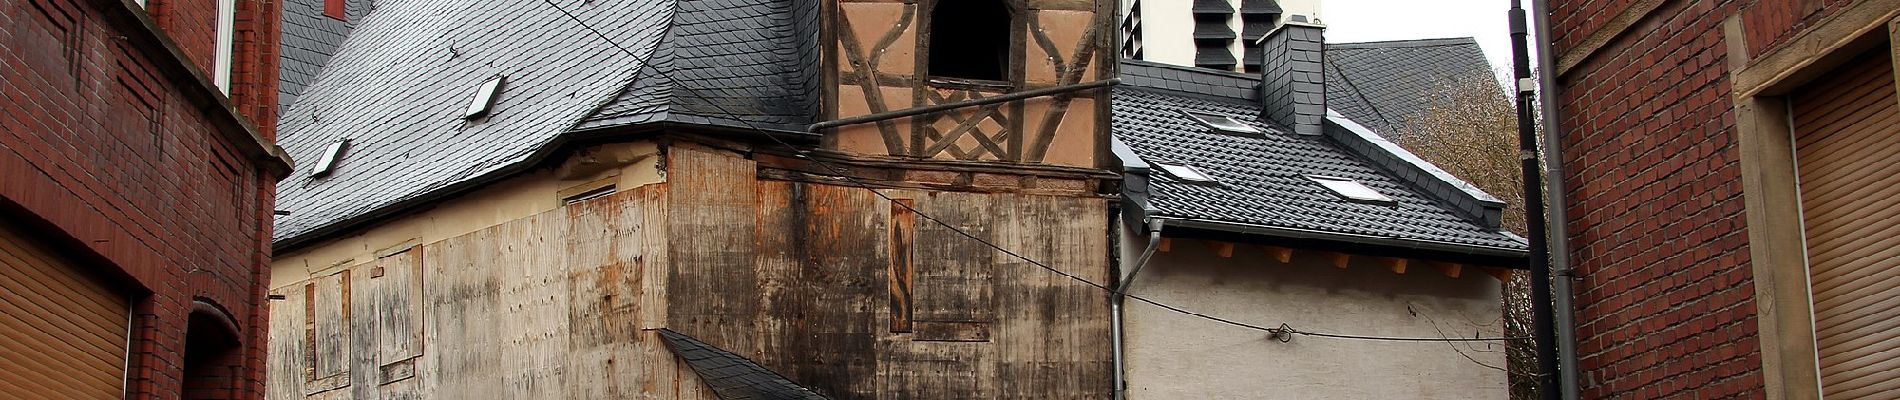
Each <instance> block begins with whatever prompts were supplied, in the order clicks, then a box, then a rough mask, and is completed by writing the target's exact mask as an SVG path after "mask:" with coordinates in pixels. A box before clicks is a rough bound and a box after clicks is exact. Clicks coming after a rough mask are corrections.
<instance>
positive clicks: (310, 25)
mask: <svg viewBox="0 0 1900 400" xmlns="http://www.w3.org/2000/svg"><path fill="white" fill-rule="evenodd" d="M324 1H325V0H283V6H284V17H283V24H282V28H283V35H282V37H281V39H279V40H280V42H279V43H278V49H279V51H278V62H279V68H278V82H279V83H278V85H277V104H278V107H279V110H282V109H283V108H288V107H290V103H294V102H296V101H297V95H300V94H303V91H304V88H306V87H308V86H309V85H310V83H311V82H312V81H315V80H316V79H317V73H318V72H322V71H323V66H324V65H326V64H329V62H330V56H331V55H334V54H336V49H337V47H338V46H342V45H343V38H344V37H345V36H348V35H349V33H350V28H351V24H350V23H349V22H347V21H356V20H357V19H359V18H362V17H363V15H364V14H368V13H369V10H370V2H369V1H370V0H348V1H347V2H345V3H344V6H343V10H344V12H343V15H344V16H345V17H346V18H345V19H346V20H347V21H339V20H337V19H335V18H330V17H328V16H325V15H323V3H324Z"/></svg>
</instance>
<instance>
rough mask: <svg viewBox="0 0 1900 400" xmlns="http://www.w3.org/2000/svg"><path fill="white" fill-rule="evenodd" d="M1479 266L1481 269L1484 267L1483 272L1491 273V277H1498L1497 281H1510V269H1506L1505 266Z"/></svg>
mask: <svg viewBox="0 0 1900 400" xmlns="http://www.w3.org/2000/svg"><path fill="white" fill-rule="evenodd" d="M1479 268H1481V269H1484V273H1487V274H1491V277H1493V278H1498V281H1499V282H1510V281H1511V270H1510V269H1507V268H1496V267H1479Z"/></svg>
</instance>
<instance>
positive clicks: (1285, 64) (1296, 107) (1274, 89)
mask: <svg viewBox="0 0 1900 400" xmlns="http://www.w3.org/2000/svg"><path fill="white" fill-rule="evenodd" d="M1308 21H1309V20H1308V19H1307V17H1306V16H1304V15H1290V16H1287V19H1286V22H1285V23H1282V24H1281V25H1280V28H1279V29H1275V30H1274V31H1273V32H1270V33H1267V36H1266V37H1262V38H1260V39H1259V41H1257V42H1254V44H1253V45H1255V46H1261V52H1260V54H1261V57H1262V60H1261V64H1260V102H1261V103H1262V104H1261V105H1262V106H1264V107H1263V108H1262V109H1261V111H1260V113H1261V116H1263V117H1266V118H1267V119H1271V120H1273V121H1274V122H1279V123H1280V124H1281V125H1286V126H1288V127H1291V128H1293V132H1294V133H1298V134H1302V135H1320V134H1324V132H1322V131H1321V129H1320V128H1321V127H1322V126H1323V125H1324V122H1325V121H1326V74H1325V73H1324V72H1323V71H1322V70H1321V69H1320V68H1321V65H1323V64H1324V63H1325V60H1326V45H1325V42H1326V40H1325V37H1324V36H1325V35H1324V32H1325V31H1326V26H1325V25H1320V24H1316V23H1312V22H1308Z"/></svg>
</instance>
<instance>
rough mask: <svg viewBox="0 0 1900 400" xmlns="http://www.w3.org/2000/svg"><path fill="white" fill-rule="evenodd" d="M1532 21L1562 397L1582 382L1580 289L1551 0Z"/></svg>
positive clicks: (1541, 0) (1540, 0)
mask: <svg viewBox="0 0 1900 400" xmlns="http://www.w3.org/2000/svg"><path fill="white" fill-rule="evenodd" d="M1530 2H1531V10H1532V11H1535V12H1534V13H1532V18H1531V21H1532V26H1533V29H1535V30H1536V33H1535V34H1536V35H1537V71H1538V72H1537V87H1538V89H1539V90H1538V91H1537V97H1538V99H1537V100H1538V102H1539V103H1542V105H1543V107H1541V108H1540V109H1539V113H1540V114H1542V115H1541V116H1540V117H1542V119H1543V123H1544V140H1543V142H1544V150H1543V151H1544V157H1543V158H1544V171H1545V174H1544V187H1545V189H1544V196H1545V197H1544V198H1545V200H1544V203H1545V205H1546V207H1545V208H1544V215H1545V216H1546V217H1547V219H1548V221H1546V225H1545V227H1546V228H1548V229H1549V238H1550V240H1548V241H1547V243H1545V245H1547V246H1549V247H1550V267H1551V269H1552V270H1554V271H1555V272H1554V273H1553V274H1552V275H1554V276H1553V278H1554V279H1552V281H1553V282H1551V301H1552V302H1554V304H1552V306H1551V307H1552V308H1555V309H1556V314H1557V315H1556V318H1555V319H1556V321H1555V322H1556V323H1557V364H1558V365H1557V373H1558V386H1559V387H1560V388H1561V393H1562V394H1563V400H1576V399H1577V398H1578V395H1577V393H1578V391H1579V388H1578V387H1577V383H1578V382H1581V380H1578V379H1577V372H1578V371H1577V320H1576V314H1575V312H1574V311H1575V309H1574V308H1573V307H1572V305H1571V296H1572V294H1573V292H1574V290H1575V288H1573V287H1572V286H1571V284H1573V283H1575V282H1576V281H1575V279H1576V277H1575V275H1576V274H1575V273H1576V270H1575V269H1572V268H1571V267H1570V241H1569V237H1568V236H1566V235H1568V234H1569V232H1570V231H1569V229H1568V226H1569V223H1570V218H1569V217H1568V216H1567V215H1565V214H1564V213H1565V210H1566V208H1565V207H1566V206H1565V201H1564V185H1563V182H1564V164H1563V141H1562V140H1558V138H1560V137H1562V136H1563V131H1562V130H1561V129H1559V127H1558V126H1557V111H1558V110H1557V93H1558V90H1559V89H1558V88H1557V72H1556V71H1557V67H1556V65H1557V60H1556V56H1555V55H1554V54H1557V53H1555V52H1552V51H1551V48H1550V42H1551V39H1550V2H1549V1H1548V0H1530Z"/></svg>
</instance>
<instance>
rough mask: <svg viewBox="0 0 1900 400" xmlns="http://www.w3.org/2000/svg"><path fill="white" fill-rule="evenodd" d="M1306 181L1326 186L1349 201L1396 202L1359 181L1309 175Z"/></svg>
mask: <svg viewBox="0 0 1900 400" xmlns="http://www.w3.org/2000/svg"><path fill="white" fill-rule="evenodd" d="M1306 179H1312V180H1313V182H1318V183H1319V184H1320V186H1325V187H1326V189H1327V190H1330V191H1332V192H1333V194H1335V195H1339V197H1342V198H1345V199H1346V200H1348V201H1354V202H1360V203H1373V204H1392V203H1395V202H1396V201H1394V200H1392V198H1391V197H1386V196H1385V194H1381V193H1379V191H1378V190H1374V189H1372V188H1371V187H1368V186H1366V185H1365V184H1363V183H1359V181H1357V180H1353V179H1346V178H1335V177H1330V176H1320V175H1307V176H1306Z"/></svg>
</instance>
